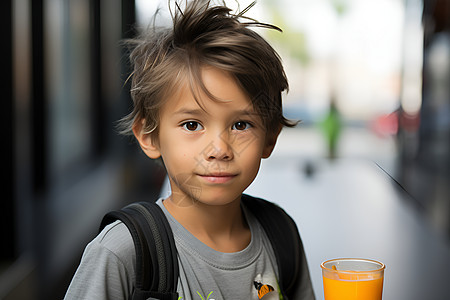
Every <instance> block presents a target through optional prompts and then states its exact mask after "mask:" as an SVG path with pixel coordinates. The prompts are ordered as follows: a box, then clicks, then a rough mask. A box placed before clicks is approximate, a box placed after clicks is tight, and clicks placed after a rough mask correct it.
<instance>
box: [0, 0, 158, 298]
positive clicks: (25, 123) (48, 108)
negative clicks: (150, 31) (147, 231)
mask: <svg viewBox="0 0 450 300" xmlns="http://www.w3.org/2000/svg"><path fill="white" fill-rule="evenodd" d="M1 3H2V4H1V7H0V8H1V9H0V11H1V12H0V13H1V18H0V19H1V30H2V36H3V40H2V55H1V58H0V59H1V62H2V67H3V68H2V71H3V72H2V86H3V85H5V87H4V88H3V89H2V97H4V99H5V100H4V103H5V104H6V107H5V109H6V110H5V113H4V115H5V117H4V118H2V122H4V126H3V128H6V136H5V138H4V139H3V142H2V145H4V146H5V148H6V149H7V151H6V152H7V153H6V155H5V156H2V165H3V166H5V168H2V169H3V170H4V172H5V174H4V175H5V176H4V178H6V179H7V180H6V183H5V186H6V189H5V190H6V197H2V201H1V211H2V215H3V217H2V225H3V226H2V227H1V228H2V238H3V239H2V247H1V257H0V259H1V262H0V299H61V298H62V297H63V295H64V292H65V290H66V289H67V286H68V283H69V281H70V279H71V276H72V275H73V272H74V268H75V267H76V266H77V264H78V262H79V259H80V257H81V254H82V251H83V249H84V247H85V246H86V244H87V242H88V241H89V240H90V239H92V237H93V236H94V235H95V234H96V232H97V228H98V226H99V224H100V221H101V218H102V216H103V215H104V214H105V213H106V212H107V211H109V210H112V209H116V208H119V207H121V206H123V205H125V204H126V203H129V202H132V201H136V200H142V199H144V198H145V199H155V198H156V197H157V196H158V194H159V189H160V186H161V185H162V182H163V178H164V175H165V174H164V170H163V169H162V167H160V166H158V165H157V164H154V163H152V162H150V161H149V160H148V159H146V157H145V156H144V155H143V154H142V153H141V151H140V150H139V147H138V146H137V144H136V143H134V142H133V140H132V139H131V138H127V137H121V136H119V135H118V133H117V131H116V128H115V123H116V121H117V120H119V119H120V118H121V117H123V116H125V115H126V114H127V113H128V112H129V109H130V107H131V100H130V98H129V92H128V84H127V83H126V78H127V77H128V76H129V74H130V70H129V66H128V61H127V58H126V51H125V49H124V48H123V47H122V46H121V44H120V42H121V41H122V40H123V39H124V38H129V37H133V36H134V35H135V30H134V24H135V19H136V17H135V3H134V1H132V0H92V1H91V0H37V1H34V0H33V1H31V0H14V1H13V0H9V1H2V2H1Z"/></svg>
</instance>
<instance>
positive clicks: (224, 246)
mask: <svg viewBox="0 0 450 300" xmlns="http://www.w3.org/2000/svg"><path fill="white" fill-rule="evenodd" d="M163 204H164V206H165V207H166V209H167V210H168V211H169V213H170V214H171V215H172V216H173V217H174V218H175V219H176V220H177V221H178V222H179V223H180V224H181V225H182V226H183V227H184V228H186V229H187V230H188V231H189V232H190V233H192V235H194V236H195V237H196V238H197V239H199V240H200V241H201V242H203V243H204V244H206V245H207V246H209V247H210V248H212V249H214V250H217V251H220V252H227V253H231V252H237V251H241V250H243V249H244V248H245V247H247V246H248V244H249V243H250V240H251V234H250V229H249V227H248V224H247V222H246V220H245V217H244V216H243V212H242V209H241V206H240V199H236V200H235V201H233V202H231V203H229V204H227V205H206V204H202V203H198V202H196V203H195V204H194V205H191V206H188V207H182V206H178V205H176V204H175V203H174V201H172V198H171V197H169V198H167V199H166V200H164V202H163Z"/></svg>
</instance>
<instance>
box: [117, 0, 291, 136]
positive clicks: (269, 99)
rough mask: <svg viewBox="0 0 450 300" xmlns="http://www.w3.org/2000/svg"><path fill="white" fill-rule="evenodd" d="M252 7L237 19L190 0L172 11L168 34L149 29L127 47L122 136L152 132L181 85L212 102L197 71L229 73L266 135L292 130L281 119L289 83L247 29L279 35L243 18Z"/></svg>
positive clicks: (271, 53) (226, 10) (273, 56)
mask: <svg viewBox="0 0 450 300" xmlns="http://www.w3.org/2000/svg"><path fill="white" fill-rule="evenodd" d="M254 4H255V3H252V4H251V5H250V6H249V7H247V8H246V9H244V10H242V11H241V12H240V13H238V14H231V9H229V8H228V7H226V6H225V4H223V5H212V4H211V1H205V0H203V1H201V0H193V1H189V2H187V3H186V5H185V8H184V9H182V8H181V7H180V4H179V3H178V2H176V3H175V8H174V11H172V19H173V26H172V27H171V28H160V27H157V26H153V27H151V28H150V29H149V30H148V31H147V32H145V33H144V34H143V35H142V36H141V37H139V38H136V39H133V40H131V41H128V45H129V46H131V49H132V50H131V52H130V60H131V63H132V65H133V71H132V74H131V97H132V99H133V104H134V105H133V111H132V112H131V113H130V114H129V115H128V116H126V117H125V118H123V119H122V120H121V122H120V125H121V129H122V130H121V131H122V133H124V134H132V128H133V126H134V125H136V122H138V121H139V122H141V120H145V121H144V124H143V128H142V129H143V130H144V131H145V132H147V133H151V132H156V133H157V128H158V124H159V110H160V108H161V106H162V105H163V104H164V99H167V97H168V96H170V94H171V93H173V91H174V90H176V88H177V86H179V85H180V84H182V83H183V82H185V80H187V82H189V83H190V86H191V90H192V91H193V90H194V88H193V86H194V85H197V86H198V87H200V88H201V89H202V90H203V91H204V92H205V93H206V94H207V95H208V96H209V97H210V98H212V99H214V96H213V95H211V93H209V92H208V91H207V89H206V87H205V86H204V84H203V82H202V80H201V68H202V67H203V66H213V67H217V68H219V69H221V70H224V71H227V72H229V73H230V74H231V75H232V76H233V77H234V78H235V80H236V82H237V84H238V85H239V86H240V87H241V88H242V89H243V91H245V92H246V93H247V95H248V96H249V98H250V99H251V101H252V104H253V106H254V108H255V110H257V112H258V113H259V114H260V116H261V118H262V120H263V122H264V124H265V127H266V129H267V132H274V131H277V130H279V129H280V127H281V126H289V127H292V126H295V124H296V122H291V121H289V120H287V119H286V118H285V117H284V116H283V114H282V105H281V98H282V97H281V93H282V92H283V91H287V89H288V82H287V78H286V74H285V72H284V70H283V66H282V62H281V59H280V57H279V55H278V54H277V53H276V51H275V50H274V49H273V48H272V47H271V46H270V45H269V44H268V43H267V42H266V41H265V40H264V38H262V37H261V36H260V35H259V34H257V33H256V32H255V31H253V30H251V29H249V27H250V26H255V27H264V28H269V29H275V30H279V31H281V30H280V29H279V28H278V27H276V26H274V25H270V24H265V23H260V22H257V21H256V20H253V19H251V18H248V17H245V16H244V13H246V12H247V11H248V9H249V8H250V7H252V6H253V5H254Z"/></svg>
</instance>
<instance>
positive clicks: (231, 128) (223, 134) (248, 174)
mask: <svg viewBox="0 0 450 300" xmlns="http://www.w3.org/2000/svg"><path fill="white" fill-rule="evenodd" d="M202 78H203V81H204V84H205V86H206V88H207V89H208V91H209V92H211V94H212V95H214V96H215V97H217V98H218V99H220V100H221V101H214V100H212V99H210V98H209V97H208V96H207V95H206V94H204V93H203V92H201V91H200V89H198V96H197V99H198V100H199V102H200V104H201V107H200V105H199V104H198V103H197V101H196V100H195V98H194V96H193V95H192V93H191V90H190V88H189V85H188V84H185V85H184V86H183V87H181V88H180V89H179V90H178V91H177V92H175V93H174V94H173V95H172V96H171V97H170V98H169V99H167V101H166V103H165V104H164V105H163V107H162V108H161V110H160V123H159V128H158V135H157V138H154V139H152V137H151V136H150V135H148V134H147V135H146V134H140V132H139V130H135V135H136V137H137V139H138V140H139V142H140V144H141V147H142V149H143V150H144V152H145V153H146V154H147V155H148V156H149V157H151V158H158V157H159V156H161V157H162V159H163V162H164V165H165V167H166V169H167V173H168V176H169V179H170V184H171V188H172V201H173V202H174V203H176V204H177V205H182V206H187V205H192V204H193V203H196V202H197V201H198V202H200V203H203V204H208V205H224V204H227V203H230V202H232V201H234V200H236V199H238V198H239V197H240V196H241V194H242V192H243V191H244V190H245V189H246V188H247V187H248V186H249V185H250V183H251V182H252V181H253V180H254V178H255V177H256V174H257V173H258V170H259V166H260V162H261V158H266V157H268V156H269V155H270V153H271V152H272V150H273V147H274V145H275V141H276V138H277V135H272V136H266V129H265V128H264V125H263V123H262V120H261V118H260V116H259V115H257V114H256V112H255V110H254V109H253V106H252V104H251V101H250V99H249V98H248V96H247V95H246V94H245V93H244V92H243V91H242V90H241V89H240V87H239V86H238V85H237V84H236V82H235V81H234V79H233V77H231V76H230V75H229V74H228V73H226V72H224V71H221V70H219V69H217V68H213V67H205V68H203V69H202Z"/></svg>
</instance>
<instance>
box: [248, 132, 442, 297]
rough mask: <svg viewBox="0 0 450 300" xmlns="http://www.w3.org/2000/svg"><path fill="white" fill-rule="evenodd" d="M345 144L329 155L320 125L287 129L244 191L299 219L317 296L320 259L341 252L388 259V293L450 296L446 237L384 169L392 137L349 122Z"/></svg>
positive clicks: (390, 169)
mask: <svg viewBox="0 0 450 300" xmlns="http://www.w3.org/2000/svg"><path fill="white" fill-rule="evenodd" d="M341 143H342V144H341V147H340V151H339V152H338V158H337V159H335V160H334V161H329V160H328V159H327V158H326V152H325V151H326V150H325V149H326V147H325V142H324V139H323V137H322V136H321V132H320V131H318V130H317V129H316V128H297V129H286V130H284V131H283V132H282V134H281V136H280V139H279V142H278V144H277V147H276V149H275V151H274V153H273V155H272V157H270V158H269V159H268V160H264V161H263V163H262V167H261V170H260V173H259V174H258V177H257V178H256V180H255V181H254V183H253V184H252V185H251V186H250V187H249V188H248V189H247V191H246V193H249V194H251V195H255V196H260V197H263V198H266V199H270V200H272V201H274V202H277V203H279V204H280V205H281V206H282V207H283V208H285V209H286V210H287V211H288V212H289V214H290V215H291V216H292V217H293V218H294V219H295V221H296V222H297V225H298V227H299V230H300V234H301V236H302V239H303V242H304V246H305V251H306V254H307V258H308V263H309V267H310V271H311V276H312V281H313V286H314V290H315V293H316V297H317V299H318V300H323V292H322V289H323V288H322V277H321V270H320V263H321V262H322V261H324V260H327V259H331V258H338V257H364V258H371V259H376V260H380V261H382V262H384V263H385V264H386V266H387V268H386V273H385V287H384V297H383V300H423V299H427V300H441V299H446V298H447V297H448V295H449V294H450V286H449V285H448V276H447V274H448V273H449V272H448V270H450V246H449V242H448V239H447V238H446V237H445V236H444V234H443V233H441V232H438V231H437V230H435V229H434V228H433V227H432V226H431V222H429V221H428V220H427V219H426V218H425V217H424V214H423V213H422V212H420V211H419V210H418V209H417V207H416V206H415V205H414V203H413V201H411V199H409V198H408V195H407V193H405V192H404V191H403V190H402V189H401V188H399V186H398V185H397V184H396V183H395V182H394V181H393V180H392V179H391V178H390V176H389V175H387V173H389V174H391V175H392V176H394V173H395V167H396V149H395V142H394V140H393V139H388V138H386V139H380V138H379V137H377V136H375V135H373V134H372V133H371V132H370V131H368V130H366V129H363V128H356V129H351V128H346V129H345V131H344V132H343V136H342V138H341ZM394 177H395V176H394Z"/></svg>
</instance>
